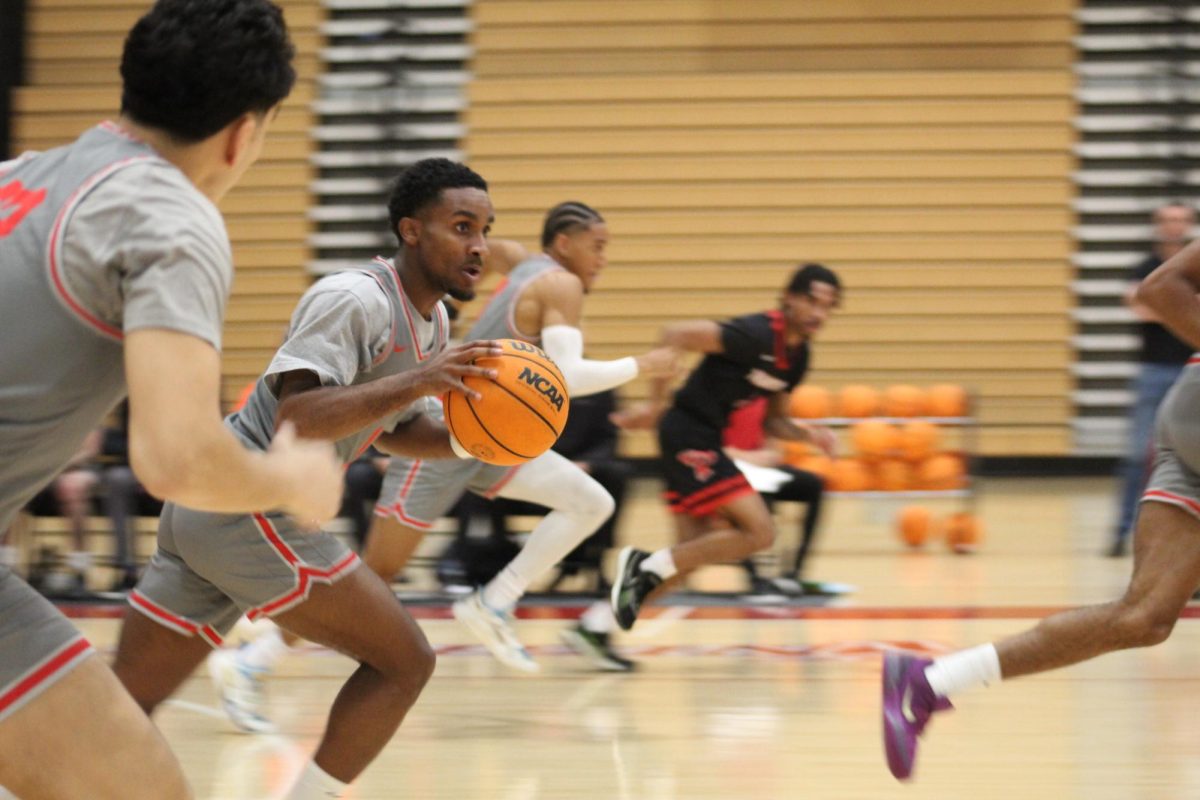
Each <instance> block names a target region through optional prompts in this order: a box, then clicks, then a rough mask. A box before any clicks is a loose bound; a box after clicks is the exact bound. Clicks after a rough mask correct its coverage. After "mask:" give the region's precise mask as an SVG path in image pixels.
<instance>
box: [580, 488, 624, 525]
mask: <svg viewBox="0 0 1200 800" xmlns="http://www.w3.org/2000/svg"><path fill="white" fill-rule="evenodd" d="M616 510H617V503H616V501H615V500H613V497H612V495H611V494H609V493H608V492H606V491H605V490H604V489H600V490H599V491H596V492H592V493H591V494H590V496H589V498H588V503H587V506H586V508H585V513H586V514H587V516H588V521H589V522H592V523H595V526H596V527H599V526H600V525H602V524H604V520H606V519H608V518H609V517H611V516H612V515H613V512H614V511H616Z"/></svg>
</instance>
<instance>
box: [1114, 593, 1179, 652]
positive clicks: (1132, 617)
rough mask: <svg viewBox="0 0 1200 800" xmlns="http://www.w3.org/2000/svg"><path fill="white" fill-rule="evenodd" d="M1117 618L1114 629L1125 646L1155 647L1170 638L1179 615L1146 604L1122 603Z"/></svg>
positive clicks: (1118, 606)
mask: <svg viewBox="0 0 1200 800" xmlns="http://www.w3.org/2000/svg"><path fill="white" fill-rule="evenodd" d="M1115 617H1116V618H1115V619H1114V621H1113V623H1114V624H1113V627H1114V629H1115V630H1116V631H1117V633H1118V635H1119V636H1120V637H1121V640H1122V643H1123V644H1124V646H1126V647H1153V646H1155V645H1158V644H1162V643H1163V642H1165V641H1166V640H1167V639H1168V638H1170V636H1171V632H1172V631H1173V630H1174V629H1175V622H1176V620H1177V619H1178V617H1179V613H1178V610H1175V611H1174V612H1172V611H1170V610H1168V609H1163V608H1160V607H1157V606H1152V605H1149V604H1148V603H1145V602H1142V603H1136V604H1134V603H1128V602H1121V603H1119V604H1118V605H1117V613H1116V615H1115Z"/></svg>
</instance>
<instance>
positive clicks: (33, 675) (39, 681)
mask: <svg viewBox="0 0 1200 800" xmlns="http://www.w3.org/2000/svg"><path fill="white" fill-rule="evenodd" d="M91 649H92V645H91V643H89V642H88V640H87V639H85V638H83V637H82V636H80V637H79V638H77V639H73V640H71V641H70V642H67V643H66V644H65V645H63V646H62V647H60V648H59V649H58V650H57V651H56V652H54V653H51V654H50V656H49V657H48V658H46V660H44V661H43V662H42V663H41V664H39V665H37V666H36V667H34V668H33V670H32V671H31V672H29V673H27V674H26V675H25V676H24V677H22V678H19V679H18V680H17V681H16V682H15V683H13V684H11V685H10V686H9V689H8V690H7V691H5V692H3V693H0V716H4V712H5V711H6V710H7V709H8V708H10V707H12V706H13V705H14V704H15V703H16V702H17V701H18V700H20V699H21V698H22V697H24V696H25V695H27V694H29V693H30V692H32V691H33V690H34V689H37V688H38V687H39V686H41V685H43V684H45V683H46V682H47V681H49V680H50V679H51V678H53V677H55V676H56V675H59V674H61V673H64V672H66V671H68V670H70V669H71V668H72V667H74V666H75V665H76V664H78V663H79V661H80V660H82V659H83V657H84V656H85V655H87V654H88V652H89V651H90V650H91Z"/></svg>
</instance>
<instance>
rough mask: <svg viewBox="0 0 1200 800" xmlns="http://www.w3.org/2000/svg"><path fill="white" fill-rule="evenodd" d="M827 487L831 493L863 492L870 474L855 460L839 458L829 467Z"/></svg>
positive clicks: (866, 487) (869, 481)
mask: <svg viewBox="0 0 1200 800" xmlns="http://www.w3.org/2000/svg"><path fill="white" fill-rule="evenodd" d="M828 485H829V490H830V491H832V492H865V491H867V490H868V489H870V488H871V473H870V472H868V471H867V468H866V467H865V466H863V463H862V462H861V461H859V460H858V459H857V458H839V459H837V460H836V461H834V462H833V463H832V464H830V466H829V477H828Z"/></svg>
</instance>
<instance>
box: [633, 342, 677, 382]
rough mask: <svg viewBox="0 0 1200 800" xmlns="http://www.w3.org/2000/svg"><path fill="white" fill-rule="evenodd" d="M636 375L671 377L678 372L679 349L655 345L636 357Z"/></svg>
mask: <svg viewBox="0 0 1200 800" xmlns="http://www.w3.org/2000/svg"><path fill="white" fill-rule="evenodd" d="M637 363H638V375H639V376H641V377H643V378H673V377H675V376H676V375H677V374H679V351H678V350H676V349H675V348H674V347H657V348H655V349H653V350H651V351H650V352H648V353H643V354H642V355H640V356H638V357H637Z"/></svg>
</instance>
